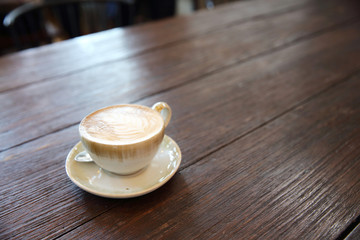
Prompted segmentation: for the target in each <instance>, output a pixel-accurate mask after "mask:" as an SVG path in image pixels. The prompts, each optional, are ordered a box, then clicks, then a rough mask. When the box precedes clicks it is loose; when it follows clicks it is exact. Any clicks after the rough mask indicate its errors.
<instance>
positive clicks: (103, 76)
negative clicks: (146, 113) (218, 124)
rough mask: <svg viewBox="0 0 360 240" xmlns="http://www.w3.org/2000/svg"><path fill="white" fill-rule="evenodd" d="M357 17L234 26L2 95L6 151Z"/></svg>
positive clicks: (0, 143) (337, 14)
mask: <svg viewBox="0 0 360 240" xmlns="http://www.w3.org/2000/svg"><path fill="white" fill-rule="evenodd" d="M352 12H353V11H352V9H347V8H344V7H340V8H339V7H328V8H327V7H325V6H324V5H321V6H320V7H318V6H315V7H313V8H307V9H304V10H301V11H300V10H299V11H295V12H291V13H287V14H282V15H280V16H275V17H273V18H269V19H265V20H264V19H260V20H258V21H252V22H248V23H244V24H241V25H239V26H232V27H229V28H226V29H222V30H219V31H216V32H212V33H209V34H207V35H203V36H200V37H198V38H196V39H192V40H190V41H187V42H184V43H181V44H178V45H176V46H172V47H171V48H167V49H159V50H157V51H153V52H150V53H148V54H143V55H141V56H138V57H134V58H131V59H127V60H126V61H121V62H115V63H109V64H107V65H102V66H99V67H93V68H91V69H88V70H87V71H84V72H80V73H77V74H73V75H71V76H66V77H62V78H57V79H54V80H52V81H46V82H42V83H39V84H32V85H30V86H27V87H24V88H21V89H17V90H15V91H8V92H5V93H2V94H0V102H2V103H3V104H2V106H1V111H0V117H1V119H2V120H3V121H2V122H1V123H0V133H1V135H0V151H1V150H5V149H8V148H11V147H13V146H16V145H19V144H21V143H24V142H27V141H30V140H32V139H36V138H38V137H39V136H44V135H46V134H48V133H51V132H53V131H58V130H60V129H62V128H65V127H68V126H71V125H74V124H77V123H78V122H79V121H80V120H81V118H82V117H83V116H85V115H86V114H87V113H89V112H91V111H93V110H95V109H97V108H100V107H103V106H106V105H112V104H116V103H119V102H134V101H138V100H139V99H141V98H144V97H147V96H149V95H153V94H156V93H157V92H161V91H164V90H166V89H170V88H174V87H176V86H179V85H183V84H186V83H188V82H191V81H193V80H196V79H198V78H201V77H203V76H204V75H209V74H212V73H214V72H216V71H219V70H220V69H222V68H225V67H229V66H232V65H234V64H237V63H239V62H243V61H246V60H249V59H251V58H255V57H256V56H257V57H259V56H261V55H265V54H267V53H270V52H271V51H274V50H279V49H281V48H284V47H285V46H289V45H290V44H291V43H294V42H297V41H300V40H306V39H307V38H310V37H313V36H314V34H315V33H318V34H320V33H319V32H322V31H325V30H326V29H327V30H329V29H333V28H334V26H338V25H339V24H344V23H347V22H348V21H350V20H351V19H354V17H355V16H356V17H357V13H356V14H355V15H354V14H353V13H352ZM324 29H325V30H324ZM330 37H333V35H330ZM349 37H354V36H353V35H350V36H349ZM265 38H266V39H265ZM334 38H335V39H338V37H337V36H334ZM324 41H325V42H326V41H327V40H325V38H324ZM338 41H342V40H341V39H338ZM325 44H326V43H325ZM190 52H191V54H188V53H190ZM354 65H355V63H350V66H354ZM49 92H52V94H48V93H49ZM19 102H22V103H23V104H19Z"/></svg>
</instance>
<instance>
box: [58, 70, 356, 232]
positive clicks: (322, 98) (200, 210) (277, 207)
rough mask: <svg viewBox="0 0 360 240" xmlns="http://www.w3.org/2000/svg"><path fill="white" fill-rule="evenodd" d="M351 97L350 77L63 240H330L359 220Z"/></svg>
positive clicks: (353, 101)
mask: <svg viewBox="0 0 360 240" xmlns="http://www.w3.org/2000/svg"><path fill="white" fill-rule="evenodd" d="M359 88H360V76H359V75H356V76H355V77H353V78H351V79H349V80H347V81H346V82H345V83H343V84H339V85H337V86H336V87H333V88H331V89H329V90H328V91H324V92H323V93H322V94H320V95H318V96H317V97H315V98H313V99H312V100H310V101H308V102H307V103H305V104H303V105H301V106H299V107H297V108H296V109H295V110H294V111H291V112H289V113H287V114H284V115H283V116H281V117H279V118H278V119H276V120H274V121H273V122H271V123H269V124H267V125H265V126H264V127H262V128H260V129H257V130H256V131H254V132H253V133H251V134H249V135H248V136H245V137H243V138H241V139H239V140H237V141H235V142H233V143H231V144H229V145H227V146H226V147H224V148H222V149H220V150H219V151H217V152H215V153H214V154H211V155H209V156H207V157H206V158H204V159H202V160H201V161H199V162H197V163H196V164H194V165H191V166H189V167H188V168H186V169H183V170H182V171H181V172H180V173H179V174H178V175H176V177H175V178H174V179H173V180H172V182H171V183H170V184H169V185H167V186H165V187H164V188H163V189H161V190H159V191H158V192H157V193H156V194H155V193H154V194H151V195H148V196H144V197H142V198H138V199H136V200H134V201H131V202H119V204H118V206H117V207H116V208H114V209H111V210H109V211H108V212H106V213H104V214H102V215H100V216H99V217H97V218H95V219H93V220H92V221H89V222H87V223H85V224H84V225H82V226H80V227H78V228H76V229H74V230H73V231H71V232H70V233H69V234H66V235H64V236H63V237H62V239H69V238H74V237H76V238H98V237H101V236H104V235H106V236H111V237H113V238H126V239H128V238H129V239H130V238H151V239H177V238H182V239H194V238H199V239H239V238H242V239H254V238H255V239H335V238H336V237H337V236H338V235H339V234H340V233H341V231H342V230H343V229H344V228H345V227H346V226H347V225H348V224H350V223H351V222H352V221H353V220H354V219H355V218H356V217H357V216H359V214H360V191H359V189H360V176H359V174H358V173H359V171H360V126H359V124H358V122H359V121H360V96H359V94H358V89H359ZM294 136H295V137H294ZM205 179H209V180H207V181H204V180H205ZM179 196H181V197H179ZM114 219H117V220H118V221H117V222H116V223H114Z"/></svg>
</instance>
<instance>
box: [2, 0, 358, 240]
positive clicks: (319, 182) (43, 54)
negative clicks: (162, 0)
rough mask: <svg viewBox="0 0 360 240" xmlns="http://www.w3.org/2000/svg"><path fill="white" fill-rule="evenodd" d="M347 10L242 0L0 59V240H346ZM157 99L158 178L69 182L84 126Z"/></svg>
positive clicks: (350, 174) (353, 82)
mask: <svg viewBox="0 0 360 240" xmlns="http://www.w3.org/2000/svg"><path fill="white" fill-rule="evenodd" d="M359 12H360V11H359V3H358V1H355V0H354V1H352V0H347V1H343V0H329V1H320V0H319V1H317V0H294V1H287V0H253V1H243V2H238V3H232V4H229V5H223V6H220V7H217V8H216V9H214V10H212V11H199V12H197V13H196V14H194V15H191V16H182V17H175V18H169V19H166V20H160V21H156V22H151V23H146V24H142V25H137V26H133V27H128V28H124V29H121V28H117V29H112V30H108V31H104V32H100V33H96V34H91V35H87V36H83V37H79V38H74V39H71V40H67V41H63V42H59V43H55V44H51V45H46V46H43V47H39V48H33V49H28V50H26V51H21V52H18V53H15V54H10V55H7V56H3V57H1V58H0V102H1V105H0V106H1V107H0V118H1V122H0V176H1V178H0V193H1V194H0V209H1V211H0V239H195V238H196V239H345V238H346V237H347V236H349V239H358V238H359V227H357V226H358V224H359V222H360V174H359V172H360V124H359V123H360V91H359V89H360V44H359V42H360V15H359ZM157 101H165V102H168V103H169V105H170V106H171V107H172V109H173V118H172V121H171V122H170V125H169V126H168V128H167V129H166V134H167V135H168V136H170V137H171V138H173V139H174V140H175V141H176V142H177V143H178V144H179V146H180V148H181V150H182V156H183V158H182V163H181V166H180V169H179V170H178V172H177V173H176V174H175V175H174V177H173V178H172V179H171V180H170V181H169V182H168V183H166V184H165V185H164V186H162V187H161V188H159V189H158V190H156V191H154V192H151V193H149V194H147V195H144V196H141V197H137V198H132V199H107V198H102V197H97V196H95V195H92V194H90V193H87V192H85V191H83V190H82V189H80V188H79V187H77V186H75V185H74V184H73V183H72V182H71V181H70V179H69V178H68V177H67V174H66V172H65V167H64V165H65V159H66V156H67V154H68V153H69V151H70V150H71V149H72V147H73V146H74V145H75V144H76V143H77V142H78V141H79V134H78V124H79V122H80V120H81V119H82V118H83V117H84V116H85V115H87V114H88V113H90V112H92V111H94V110H96V109H98V108H101V107H104V106H108V105H114V104H118V103H137V104H143V105H147V106H151V105H152V104H153V103H155V102H157ZM92 177H93V176H89V181H90V180H91V178H92ZM349 234H350V235H349Z"/></svg>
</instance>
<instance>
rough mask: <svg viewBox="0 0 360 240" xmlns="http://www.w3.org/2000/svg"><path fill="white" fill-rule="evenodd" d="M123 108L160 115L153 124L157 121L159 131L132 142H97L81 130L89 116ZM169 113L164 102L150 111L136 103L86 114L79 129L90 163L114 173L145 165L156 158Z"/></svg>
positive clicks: (133, 170) (137, 169) (136, 169)
mask: <svg viewBox="0 0 360 240" xmlns="http://www.w3.org/2000/svg"><path fill="white" fill-rule="evenodd" d="M124 106H126V107H134V108H146V109H147V110H148V111H153V112H154V113H156V114H159V116H161V117H158V118H157V119H159V120H156V121H159V124H160V125H161V126H160V128H159V129H160V130H159V131H156V132H152V133H151V134H150V135H149V136H146V137H144V138H143V139H140V140H139V141H136V142H131V143H117V142H116V141H114V142H112V141H106V142H103V141H99V140H97V139H94V138H92V137H91V136H89V134H87V132H86V130H84V126H83V123H84V121H85V119H87V118H88V117H89V116H91V115H92V114H94V113H96V112H98V111H102V110H104V109H108V108H116V107H124ZM171 113H172V112H171V108H170V106H169V105H168V104H166V103H164V102H158V103H155V104H154V105H153V106H152V108H148V107H146V106H142V105H135V104H123V105H115V106H109V107H106V108H103V109H99V110H97V111H95V112H93V113H91V114H89V115H88V116H86V117H85V118H84V119H83V120H82V121H81V123H80V126H79V132H80V137H81V142H82V144H83V146H84V148H85V150H86V151H87V152H88V153H89V155H90V157H91V158H92V160H93V161H94V162H95V163H96V164H97V165H98V166H100V167H101V168H103V169H105V170H107V171H109V172H112V173H116V174H122V175H127V174H132V173H135V172H137V171H139V170H141V169H143V168H145V167H146V166H148V165H149V164H150V162H151V160H152V159H153V158H154V156H155V155H156V153H157V151H158V149H159V146H160V144H161V142H162V140H163V138H164V131H165V127H166V126H167V125H168V123H169V121H170V119H171Z"/></svg>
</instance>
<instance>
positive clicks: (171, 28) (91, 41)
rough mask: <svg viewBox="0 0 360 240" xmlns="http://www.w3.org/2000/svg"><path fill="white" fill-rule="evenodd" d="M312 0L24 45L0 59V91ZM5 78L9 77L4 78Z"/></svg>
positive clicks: (261, 2)
mask: <svg viewBox="0 0 360 240" xmlns="http://www.w3.org/2000/svg"><path fill="white" fill-rule="evenodd" d="M309 2H311V4H315V3H313V1H309V0H298V1H286V0H273V1H266V0H254V1H252V2H251V3H249V2H240V3H234V4H231V5H229V6H227V5H225V6H220V7H219V8H218V9H217V11H216V12H208V11H202V12H198V13H196V14H195V15H194V16H181V17H176V18H172V19H167V20H164V21H158V22H153V23H148V24H143V25H139V26H134V27H130V28H123V29H114V30H110V31H104V32H101V33H96V34H92V35H90V36H84V37H80V38H75V39H72V40H69V41H64V42H60V43H55V44H52V45H47V46H44V47H41V48H36V49H29V50H26V51H22V52H19V53H16V54H12V55H9V56H6V57H3V58H1V59H0V66H1V68H0V92H3V91H5V90H7V89H13V88H17V87H19V86H22V85H26V84H31V83H33V82H38V81H44V80H47V79H50V78H53V77H56V76H57V77H59V76H66V75H68V74H71V73H74V72H77V71H82V70H85V69H88V68H91V67H94V66H97V65H100V64H106V63H108V62H112V61H119V60H121V59H125V58H129V57H131V56H135V55H138V54H140V53H143V52H146V51H149V50H152V49H156V48H159V47H164V46H166V45H171V44H174V43H176V42H179V41H183V40H185V39H188V38H191V37H194V36H196V35H200V34H203V33H206V32H209V31H213V30H215V29H221V28H223V27H226V26H227V25H229V24H233V23H237V22H239V21H240V22H241V21H250V20H251V19H253V18H259V17H264V16H268V15H276V14H279V13H282V12H284V11H290V10H294V9H297V8H301V7H304V6H306V4H308V3H309ZM9 79H11V81H10V80H9Z"/></svg>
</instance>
